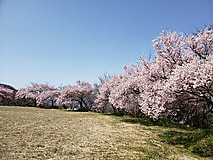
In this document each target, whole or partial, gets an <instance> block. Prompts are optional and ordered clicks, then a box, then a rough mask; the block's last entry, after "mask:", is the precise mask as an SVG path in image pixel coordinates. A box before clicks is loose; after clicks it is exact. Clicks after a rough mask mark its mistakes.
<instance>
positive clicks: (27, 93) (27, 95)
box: [16, 83, 54, 106]
mask: <svg viewBox="0 0 213 160" xmlns="http://www.w3.org/2000/svg"><path fill="white" fill-rule="evenodd" d="M52 90H54V88H53V87H50V86H48V85H47V84H38V83H32V85H31V86H28V87H27V88H21V89H20V90H18V92H17V93H16V99H17V100H18V99H31V100H32V101H33V103H34V106H38V105H39V104H40V100H39V98H38V96H39V95H40V94H41V93H42V92H44V91H52ZM38 101H39V103H38Z"/></svg>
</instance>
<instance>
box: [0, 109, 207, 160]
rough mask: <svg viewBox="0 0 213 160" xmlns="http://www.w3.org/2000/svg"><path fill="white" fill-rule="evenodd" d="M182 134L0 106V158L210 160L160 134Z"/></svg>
mask: <svg viewBox="0 0 213 160" xmlns="http://www.w3.org/2000/svg"><path fill="white" fill-rule="evenodd" d="M168 131H182V130H180V129H175V128H168V127H167V128H165V127H160V126H144V125H140V124H131V123H127V122H123V121H122V117H115V116H106V115H102V114H99V113H92V112H67V111H63V110H53V109H48V110H47V109H39V108H30V107H14V106H0V159H2V160H10V159H14V160H15V159H16V160H17V159H26V160H29V159H35V160H36V159H41V160H44V159H53V160H63V159H64V160H69V159H70V160H72V159H73V160H82V159H97V160H101V159H127V160H128V159H141V160H155V159H156V160H157V159H159V160H160V159H162V160H165V159H177V160H181V159H189V160H191V159H210V158H201V157H199V156H197V155H194V154H192V153H190V152H189V151H188V150H186V149H184V148H183V146H172V145H169V144H166V143H164V142H163V141H162V139H161V138H160V135H161V134H163V133H164V132H168Z"/></svg>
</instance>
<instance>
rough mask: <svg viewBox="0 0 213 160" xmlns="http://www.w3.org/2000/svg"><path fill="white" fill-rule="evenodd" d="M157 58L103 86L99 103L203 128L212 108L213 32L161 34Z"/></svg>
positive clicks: (155, 43)
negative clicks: (164, 117)
mask: <svg viewBox="0 0 213 160" xmlns="http://www.w3.org/2000/svg"><path fill="white" fill-rule="evenodd" d="M153 46H154V48H155V50H156V57H155V59H154V60H153V61H148V60H146V59H142V58H140V62H138V63H137V64H131V65H130V66H128V67H127V66H124V70H125V74H123V75H119V76H113V77H112V78H110V79H108V80H106V82H105V83H104V84H103V85H102V86H101V87H100V89H99V92H100V95H98V98H97V100H96V103H98V104H99V106H112V107H114V108H119V109H124V110H125V111H127V112H128V113H131V114H134V115H138V116H139V115H145V116H149V117H152V118H154V119H158V118H159V117H160V116H166V117H169V118H171V119H173V120H177V121H182V122H183V123H185V124H188V125H190V126H200V127H205V125H207V124H209V118H211V117H212V116H213V115H212V110H213V30H212V29H211V28H206V29H205V30H204V31H200V32H199V33H197V34H192V35H186V36H184V34H182V33H176V32H173V33H171V32H168V31H162V33H161V34H160V35H159V37H157V38H155V39H154V40H153Z"/></svg>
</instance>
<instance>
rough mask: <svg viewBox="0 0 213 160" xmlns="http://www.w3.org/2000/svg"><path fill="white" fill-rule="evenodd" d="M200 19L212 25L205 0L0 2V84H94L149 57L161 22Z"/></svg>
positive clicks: (186, 24)
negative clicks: (125, 66) (142, 57)
mask: <svg viewBox="0 0 213 160" xmlns="http://www.w3.org/2000/svg"><path fill="white" fill-rule="evenodd" d="M204 24H213V1H212V0H0V83H6V84H10V85H12V86H14V87H16V88H21V87H25V86H26V85H29V84H30V82H36V83H48V84H50V85H55V86H59V85H63V86H64V85H68V84H71V85H72V84H74V83H75V81H76V80H84V81H88V82H90V83H95V82H98V77H100V76H102V75H103V74H104V73H108V74H111V75H112V74H120V73H123V70H122V67H123V65H128V64H129V63H136V62H137V61H138V59H139V55H142V54H143V53H144V54H146V55H148V54H152V55H154V54H155V52H154V50H153V47H152V40H153V38H154V37H156V36H158V35H159V33H160V32H161V27H162V26H164V28H165V29H167V30H170V31H174V30H176V31H178V32H184V33H192V32H195V31H196V28H199V29H202V28H204Z"/></svg>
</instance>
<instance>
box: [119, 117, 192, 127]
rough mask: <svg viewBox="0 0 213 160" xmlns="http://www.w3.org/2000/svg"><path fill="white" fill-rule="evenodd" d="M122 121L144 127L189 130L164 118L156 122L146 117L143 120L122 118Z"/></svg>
mask: <svg viewBox="0 0 213 160" xmlns="http://www.w3.org/2000/svg"><path fill="white" fill-rule="evenodd" d="M122 121H123V122H128V123H132V124H141V125H146V126H163V127H169V128H180V129H186V130H191V128H189V127H187V126H184V125H182V124H179V123H177V122H174V121H172V120H169V119H167V118H164V117H161V118H159V119H158V120H153V119H151V118H148V117H143V118H133V117H124V118H123V119H122Z"/></svg>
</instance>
